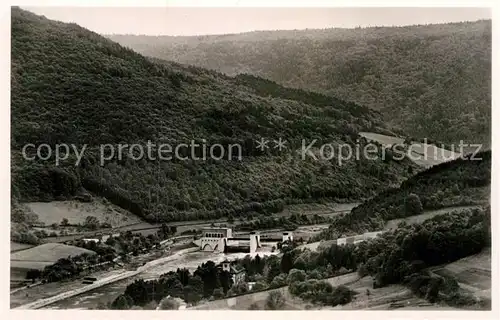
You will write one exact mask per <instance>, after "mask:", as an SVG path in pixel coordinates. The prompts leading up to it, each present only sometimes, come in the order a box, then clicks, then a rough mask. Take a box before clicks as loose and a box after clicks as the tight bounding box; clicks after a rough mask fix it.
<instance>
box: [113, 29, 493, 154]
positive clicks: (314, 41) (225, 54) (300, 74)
mask: <svg viewBox="0 0 500 320" xmlns="http://www.w3.org/2000/svg"><path fill="white" fill-rule="evenodd" d="M109 37H110V38H111V39H112V40H114V41H117V42H118V43H120V44H122V45H125V46H128V47H130V48H133V49H134V50H136V51H137V52H139V53H142V54H145V55H147V56H152V57H157V58H161V59H166V60H173V61H177V62H180V63H186V64H191V65H196V66H200V67H204V68H209V69H214V70H218V71H221V72H224V73H227V74H229V75H235V74H240V73H245V74H253V75H256V76H260V77H264V78H267V79H270V80H273V81H276V82H278V83H280V84H283V85H286V86H290V87H296V88H302V89H306V90H314V91H318V92H323V93H326V94H329V95H335V96H337V97H339V98H341V99H344V100H348V101H354V102H356V103H358V104H361V105H363V106H368V107H370V108H373V109H376V110H379V111H381V112H382V114H383V115H384V120H385V121H386V122H387V123H390V124H391V125H392V126H396V127H398V128H399V129H400V130H401V131H402V132H406V133H407V134H408V135H410V136H413V137H415V139H416V140H420V139H422V138H428V139H432V140H436V141H441V142H444V143H458V142H459V141H460V140H461V139H462V140H464V141H467V142H468V143H485V144H489V142H490V135H491V125H490V123H491V98H490V97H491V20H483V21H476V22H463V23H448V24H434V25H417V26H406V27H373V28H356V29H340V28H334V29H308V30H288V31H287V30H278V31H257V32H249V33H241V34H229V35H213V36H196V37H194V36H193V37H171V36H144V35H140V36H135V35H110V36H109Z"/></svg>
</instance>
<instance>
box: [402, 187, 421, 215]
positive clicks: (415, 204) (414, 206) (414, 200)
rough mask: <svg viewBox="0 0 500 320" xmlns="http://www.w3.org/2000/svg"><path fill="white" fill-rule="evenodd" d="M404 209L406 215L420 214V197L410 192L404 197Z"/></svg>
mask: <svg viewBox="0 0 500 320" xmlns="http://www.w3.org/2000/svg"><path fill="white" fill-rule="evenodd" d="M406 211H407V215H409V216H410V215H417V214H421V213H422V212H423V211H424V210H423V207H422V202H421V201H420V198H419V196H418V195H416V194H414V193H411V194H410V195H409V196H408V197H407V198H406Z"/></svg>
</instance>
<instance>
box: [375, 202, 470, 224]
mask: <svg viewBox="0 0 500 320" xmlns="http://www.w3.org/2000/svg"><path fill="white" fill-rule="evenodd" d="M477 207H479V206H474V205H473V206H460V207H449V208H442V209H438V210H431V211H426V212H424V213H422V214H419V215H416V216H410V217H406V218H400V219H393V220H389V221H387V223H386V225H385V228H384V230H391V229H397V227H398V224H399V223H401V222H402V221H404V222H406V223H407V224H413V223H421V222H424V221H425V220H427V219H430V218H432V217H435V216H438V215H441V214H445V213H449V212H452V211H462V210H467V209H471V208H477Z"/></svg>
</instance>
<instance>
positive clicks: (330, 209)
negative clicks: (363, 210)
mask: <svg viewBox="0 0 500 320" xmlns="http://www.w3.org/2000/svg"><path fill="white" fill-rule="evenodd" d="M359 204H360V202H351V203H336V202H329V203H304V204H292V205H287V206H286V207H285V209H284V210H283V211H282V212H279V213H277V214H276V215H277V216H291V215H292V214H307V215H315V214H318V215H322V216H334V215H338V214H340V213H343V212H348V211H351V210H352V208H354V207H356V206H358V205H359Z"/></svg>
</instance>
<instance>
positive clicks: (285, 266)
mask: <svg viewBox="0 0 500 320" xmlns="http://www.w3.org/2000/svg"><path fill="white" fill-rule="evenodd" d="M280 267H281V272H284V273H288V272H289V271H290V270H291V269H292V267H293V256H292V253H291V252H290V251H287V252H285V253H284V254H283V257H281V266H280Z"/></svg>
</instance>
